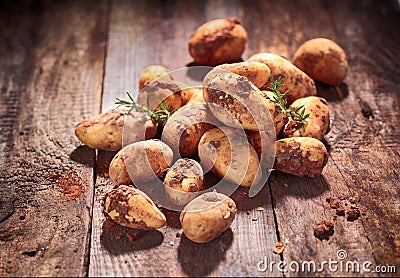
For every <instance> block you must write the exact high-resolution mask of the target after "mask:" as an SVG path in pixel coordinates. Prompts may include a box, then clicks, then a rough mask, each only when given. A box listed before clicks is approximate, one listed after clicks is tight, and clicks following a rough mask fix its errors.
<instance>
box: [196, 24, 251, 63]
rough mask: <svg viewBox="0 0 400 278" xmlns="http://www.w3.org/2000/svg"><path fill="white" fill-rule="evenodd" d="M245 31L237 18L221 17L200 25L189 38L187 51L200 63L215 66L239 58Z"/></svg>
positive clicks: (244, 43) (244, 40)
mask: <svg viewBox="0 0 400 278" xmlns="http://www.w3.org/2000/svg"><path fill="white" fill-rule="evenodd" d="M246 41H247V32H246V30H245V29H244V28H243V27H242V26H241V25H240V21H239V19H237V18H222V19H215V20H211V21H208V22H206V23H204V24H203V25H201V26H200V27H199V28H198V29H197V30H196V31H195V32H194V33H193V35H192V36H191V37H190V39H189V52H190V55H191V56H192V57H193V59H194V61H195V62H196V63H197V64H200V65H206V66H215V65H219V64H223V63H228V62H234V61H238V60H240V56H241V55H242V53H243V51H244V48H245V46H246Z"/></svg>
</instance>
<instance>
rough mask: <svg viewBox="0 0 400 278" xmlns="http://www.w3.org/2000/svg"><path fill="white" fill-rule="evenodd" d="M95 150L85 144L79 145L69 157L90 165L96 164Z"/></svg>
mask: <svg viewBox="0 0 400 278" xmlns="http://www.w3.org/2000/svg"><path fill="white" fill-rule="evenodd" d="M94 157H95V151H94V149H91V148H89V147H87V146H85V145H82V146H79V147H77V148H76V149H75V150H73V151H72V152H71V154H70V155H69V158H70V159H71V160H73V161H75V162H78V163H79V164H82V165H86V166H88V167H93V166H94Z"/></svg>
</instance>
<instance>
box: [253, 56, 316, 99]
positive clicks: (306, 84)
mask: <svg viewBox="0 0 400 278" xmlns="http://www.w3.org/2000/svg"><path fill="white" fill-rule="evenodd" d="M247 61H257V62H260V63H264V64H266V65H267V66H268V67H269V68H270V70H271V76H272V77H273V79H274V80H277V79H278V78H279V77H281V78H282V79H283V83H284V86H282V87H281V88H280V89H279V91H280V92H281V93H284V92H286V91H288V94H287V95H286V97H287V101H288V104H291V103H292V102H293V101H295V100H296V99H299V98H303V97H307V96H315V95H316V94H317V89H316V87H315V84H314V81H313V80H312V79H311V78H310V77H309V76H308V75H307V74H306V73H304V72H303V71H302V70H300V69H299V68H297V67H296V66H295V65H293V64H292V63H291V62H289V61H288V60H286V59H285V58H283V57H281V56H279V55H276V54H272V53H257V54H254V55H253V56H251V57H250V58H249V59H248V60H247ZM270 86H271V80H268V81H267V83H265V85H264V86H263V87H262V88H261V90H269V88H270Z"/></svg>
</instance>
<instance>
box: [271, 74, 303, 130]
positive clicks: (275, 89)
mask: <svg viewBox="0 0 400 278" xmlns="http://www.w3.org/2000/svg"><path fill="white" fill-rule="evenodd" d="M270 78H271V86H270V88H269V89H270V90H271V92H272V93H273V94H274V95H273V97H272V98H271V101H273V102H275V103H277V104H279V105H280V106H282V108H283V109H285V111H286V113H287V114H288V116H289V117H290V118H292V120H293V121H295V122H298V123H300V124H301V129H302V130H303V131H305V123H306V122H307V118H308V117H310V113H307V114H306V108H305V107H304V105H301V106H299V107H293V106H291V105H290V106H289V108H286V106H287V100H286V95H287V94H288V92H289V91H286V92H284V93H281V92H280V91H279V89H280V88H281V87H282V86H283V79H282V77H281V76H279V77H278V79H277V80H274V78H273V77H272V75H271V76H270Z"/></svg>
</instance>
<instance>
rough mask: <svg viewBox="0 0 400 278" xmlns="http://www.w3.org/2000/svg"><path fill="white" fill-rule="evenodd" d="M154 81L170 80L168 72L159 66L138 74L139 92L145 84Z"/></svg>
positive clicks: (152, 66)
mask: <svg viewBox="0 0 400 278" xmlns="http://www.w3.org/2000/svg"><path fill="white" fill-rule="evenodd" d="M156 79H163V80H172V79H173V78H172V76H171V75H170V74H169V70H168V69H167V68H165V67H163V66H161V65H151V66H148V67H147V68H145V69H144V70H143V71H142V73H141V74H140V79H139V90H140V91H141V90H142V89H143V88H144V87H145V86H146V85H147V84H149V83H150V82H151V81H153V80H156Z"/></svg>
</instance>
